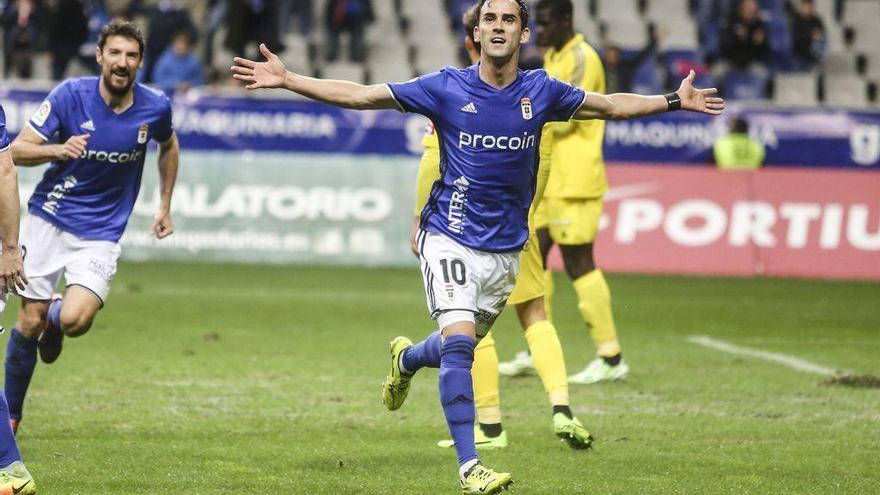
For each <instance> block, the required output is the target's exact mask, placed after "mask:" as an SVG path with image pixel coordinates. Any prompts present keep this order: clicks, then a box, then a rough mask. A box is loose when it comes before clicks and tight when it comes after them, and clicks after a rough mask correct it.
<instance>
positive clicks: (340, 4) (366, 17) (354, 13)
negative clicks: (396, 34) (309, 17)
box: [324, 0, 373, 62]
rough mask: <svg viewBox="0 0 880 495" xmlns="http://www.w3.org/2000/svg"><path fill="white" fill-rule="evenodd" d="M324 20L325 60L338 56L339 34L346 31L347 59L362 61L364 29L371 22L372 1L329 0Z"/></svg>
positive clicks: (363, 56) (331, 59) (363, 55)
mask: <svg viewBox="0 0 880 495" xmlns="http://www.w3.org/2000/svg"><path fill="white" fill-rule="evenodd" d="M324 22H325V23H326V26H327V35H328V42H329V47H328V49H327V60H329V61H331V62H333V61H335V60H336V59H337V58H338V57H339V35H340V34H342V33H343V32H345V31H347V32H348V35H349V41H348V56H349V59H350V60H351V61H352V62H363V61H364V58H365V50H364V31H365V29H366V25H367V24H369V23H371V22H373V3H372V2H371V1H370V0H330V1H329V2H328V3H327V10H326V11H325V13H324Z"/></svg>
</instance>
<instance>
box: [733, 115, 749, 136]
mask: <svg viewBox="0 0 880 495" xmlns="http://www.w3.org/2000/svg"><path fill="white" fill-rule="evenodd" d="M730 129H731V130H732V131H733V132H735V133H737V134H747V133H748V132H749V122H748V121H747V120H746V119H744V118H742V117H734V118H733V120H731V121H730Z"/></svg>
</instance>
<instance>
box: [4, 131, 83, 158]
mask: <svg viewBox="0 0 880 495" xmlns="http://www.w3.org/2000/svg"><path fill="white" fill-rule="evenodd" d="M89 137H91V135H90V134H81V135H79V136H71V137H70V138H69V139H68V140H67V141H66V142H65V143H64V144H46V140H45V139H43V136H40V135H39V134H37V133H36V132H35V131H34V130H33V129H31V128H30V127H29V126H25V127H24V129H22V130H21V132H20V133H19V134H18V137H16V138H15V141H13V142H12V146H11V150H12V160H13V161H14V162H15V164H16V165H18V166H19V167H21V166H25V167H30V166H34V165H42V164H43V163H46V162H51V161H55V160H61V161H63V160H74V159H76V158H79V157H80V155H82V152H83V151H85V149H86V144H87V143H88V141H89Z"/></svg>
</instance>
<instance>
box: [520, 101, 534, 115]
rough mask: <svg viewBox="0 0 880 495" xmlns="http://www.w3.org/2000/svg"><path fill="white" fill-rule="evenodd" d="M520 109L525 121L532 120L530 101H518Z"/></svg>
mask: <svg viewBox="0 0 880 495" xmlns="http://www.w3.org/2000/svg"><path fill="white" fill-rule="evenodd" d="M520 108H522V116H523V118H524V119H526V120H532V100H530V99H528V98H523V99H522V100H520Z"/></svg>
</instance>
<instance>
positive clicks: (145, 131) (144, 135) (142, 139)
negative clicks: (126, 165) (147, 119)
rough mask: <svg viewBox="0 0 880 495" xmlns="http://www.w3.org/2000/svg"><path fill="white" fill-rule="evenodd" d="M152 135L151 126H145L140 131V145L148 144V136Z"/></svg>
mask: <svg viewBox="0 0 880 495" xmlns="http://www.w3.org/2000/svg"><path fill="white" fill-rule="evenodd" d="M149 133H150V126H149V125H147V124H144V125H142V126H141V128H140V129H138V144H144V143H146V142H147V135H148V134H149Z"/></svg>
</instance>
